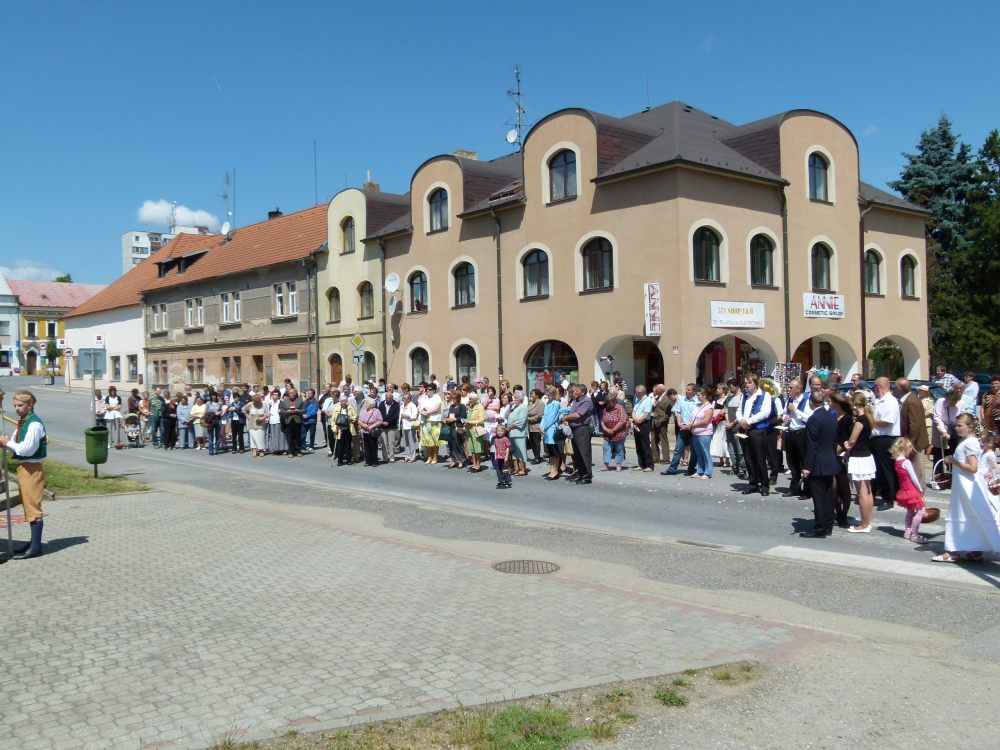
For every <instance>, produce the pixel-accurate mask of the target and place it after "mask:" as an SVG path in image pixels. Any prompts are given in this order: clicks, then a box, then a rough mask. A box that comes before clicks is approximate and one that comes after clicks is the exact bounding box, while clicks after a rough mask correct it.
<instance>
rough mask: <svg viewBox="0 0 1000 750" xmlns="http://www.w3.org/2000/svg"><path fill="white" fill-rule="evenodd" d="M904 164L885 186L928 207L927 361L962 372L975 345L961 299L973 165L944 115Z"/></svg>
mask: <svg viewBox="0 0 1000 750" xmlns="http://www.w3.org/2000/svg"><path fill="white" fill-rule="evenodd" d="M903 155H904V156H905V157H906V160H907V164H906V165H905V166H904V167H903V171H902V173H901V174H900V178H899V179H898V180H896V181H895V182H891V183H889V184H890V186H891V187H893V188H894V189H896V190H898V191H899V192H900V193H902V195H903V197H904V198H906V199H907V200H908V201H910V202H911V203H916V204H917V205H918V206H922V207H923V208H926V209H927V210H928V211H929V212H930V214H929V215H928V217H927V295H928V300H927V311H928V316H929V318H930V346H931V356H932V357H933V359H934V362H935V364H936V363H937V362H943V363H944V364H947V365H949V366H951V367H965V366H967V365H968V364H969V359H968V358H969V356H970V354H971V353H972V351H974V349H975V348H976V347H977V346H978V343H977V341H976V339H975V330H974V329H973V327H972V326H970V325H969V323H970V320H971V317H972V312H971V300H970V299H969V298H968V296H967V295H966V294H965V291H966V289H967V286H968V284H969V283H970V279H969V278H968V277H966V276H965V274H962V273H961V272H960V268H961V267H962V266H963V265H964V261H963V258H962V256H963V253H965V252H966V251H967V250H968V247H969V239H968V237H967V236H966V220H967V215H966V214H967V211H966V207H967V201H968V198H969V194H970V192H971V191H972V190H973V188H974V186H975V179H974V178H975V164H974V163H973V162H972V160H971V158H970V156H971V149H970V147H969V145H968V144H965V143H959V141H958V137H957V136H956V135H955V134H954V133H953V132H952V128H951V121H950V120H949V119H948V118H947V117H946V116H944V115H942V116H941V119H940V120H938V123H937V125H936V126H935V127H933V128H931V129H929V130H925V131H924V132H923V133H921V134H920V141H919V142H918V143H917V151H916V153H914V154H906V153H904V154H903Z"/></svg>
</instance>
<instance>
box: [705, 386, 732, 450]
mask: <svg viewBox="0 0 1000 750" xmlns="http://www.w3.org/2000/svg"><path fill="white" fill-rule="evenodd" d="M715 394H716V396H715V407H714V410H713V411H712V419H713V420H714V419H718V420H719V422H718V424H717V425H715V430H714V431H713V432H712V442H711V443H710V444H709V452H710V453H711V455H712V460H713V461H715V460H718V462H719V466H721V467H723V468H729V448H728V447H727V446H726V420H725V419H720V417H722V416H723V415H725V413H726V401H727V400H728V399H729V393H728V392H727V390H726V385H725V383H719V385H718V386H717V387H716V389H715Z"/></svg>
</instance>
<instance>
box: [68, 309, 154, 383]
mask: <svg viewBox="0 0 1000 750" xmlns="http://www.w3.org/2000/svg"><path fill="white" fill-rule="evenodd" d="M65 324H66V336H65V338H66V346H68V347H69V348H70V349H72V350H73V353H74V357H73V358H72V359H67V361H66V364H67V366H66V368H65V374H64V377H63V382H65V384H66V385H67V386H73V387H80V388H84V387H90V385H91V376H90V367H89V363H90V358H91V355H90V352H89V350H91V349H94V337H95V336H96V335H98V334H100V335H102V336H104V341H105V349H104V350H103V351H100V353H99V354H95V355H94V356H96V357H97V358H98V362H97V364H98V368H97V373H101V375H100V377H95V386H96V387H97V388H100V389H101V390H107V388H108V386H109V385H114V386H116V387H117V388H118V390H119V391H131V390H132V388H140V389H143V388H145V387H147V386H148V383H149V381H148V379H147V378H146V355H145V352H144V350H143V344H144V337H143V326H142V308H141V307H139V306H138V305H133V306H130V307H120V308H117V309H114V310H104V311H101V312H95V313H91V314H89V315H80V316H74V317H71V318H67V319H66V320H65ZM114 357H118V358H119V362H120V363H121V377H119V378H113V377H112V373H113V367H112V358H114ZM129 358H134V359H135V373H134V377H133V376H132V375H133V373H130V371H129V370H130V368H129V361H130V359H129ZM95 374H96V373H95Z"/></svg>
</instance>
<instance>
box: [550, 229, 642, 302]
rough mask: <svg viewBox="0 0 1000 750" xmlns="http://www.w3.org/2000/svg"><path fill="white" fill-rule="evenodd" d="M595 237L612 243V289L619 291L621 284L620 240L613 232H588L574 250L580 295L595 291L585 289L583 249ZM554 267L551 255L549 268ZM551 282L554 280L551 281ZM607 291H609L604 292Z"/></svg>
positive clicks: (575, 271) (577, 287)
mask: <svg viewBox="0 0 1000 750" xmlns="http://www.w3.org/2000/svg"><path fill="white" fill-rule="evenodd" d="M595 237H603V238H604V239H606V240H607V241H608V242H610V243H611V263H612V264H613V265H612V268H611V289H617V288H618V287H619V286H620V285H621V283H622V279H621V268H622V266H621V260H620V259H619V256H618V240H617V239H615V236H614V235H613V234H611V232H605V231H603V230H595V231H593V232H587V233H586V234H585V235H583V237H581V238H580V239H579V240H577V243H576V247H575V248H573V267H574V273H575V276H576V291H577V292H578V293H580V292H582V293H586V294H593V293H594V290H592V289H586V288H585V287H584V283H583V281H584V267H583V248H584V247H586V245H587V243H588V242H590V241H591V240H592V239H594V238H595ZM535 247H539V248H541V247H543V246H542V245H538V244H536V245H535ZM551 267H552V255H551V254H550V255H549V268H551ZM550 273H551V271H550ZM549 281H550V282H551V281H552V279H549ZM603 291H607V290H603ZM551 294H552V286H551V285H550V286H549V295H551Z"/></svg>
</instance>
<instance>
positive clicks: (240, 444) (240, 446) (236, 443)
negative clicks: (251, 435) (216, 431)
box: [229, 420, 247, 453]
mask: <svg viewBox="0 0 1000 750" xmlns="http://www.w3.org/2000/svg"><path fill="white" fill-rule="evenodd" d="M244 427H245V425H244V423H243V422H237V421H236V420H233V421H232V422H230V423H229V429H230V430H231V431H232V434H233V453H236V451H239V452H240V453H242V452H243V451H245V450H246V449H247V447H246V443H245V442H244V437H243V436H244V430H243V428H244Z"/></svg>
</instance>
